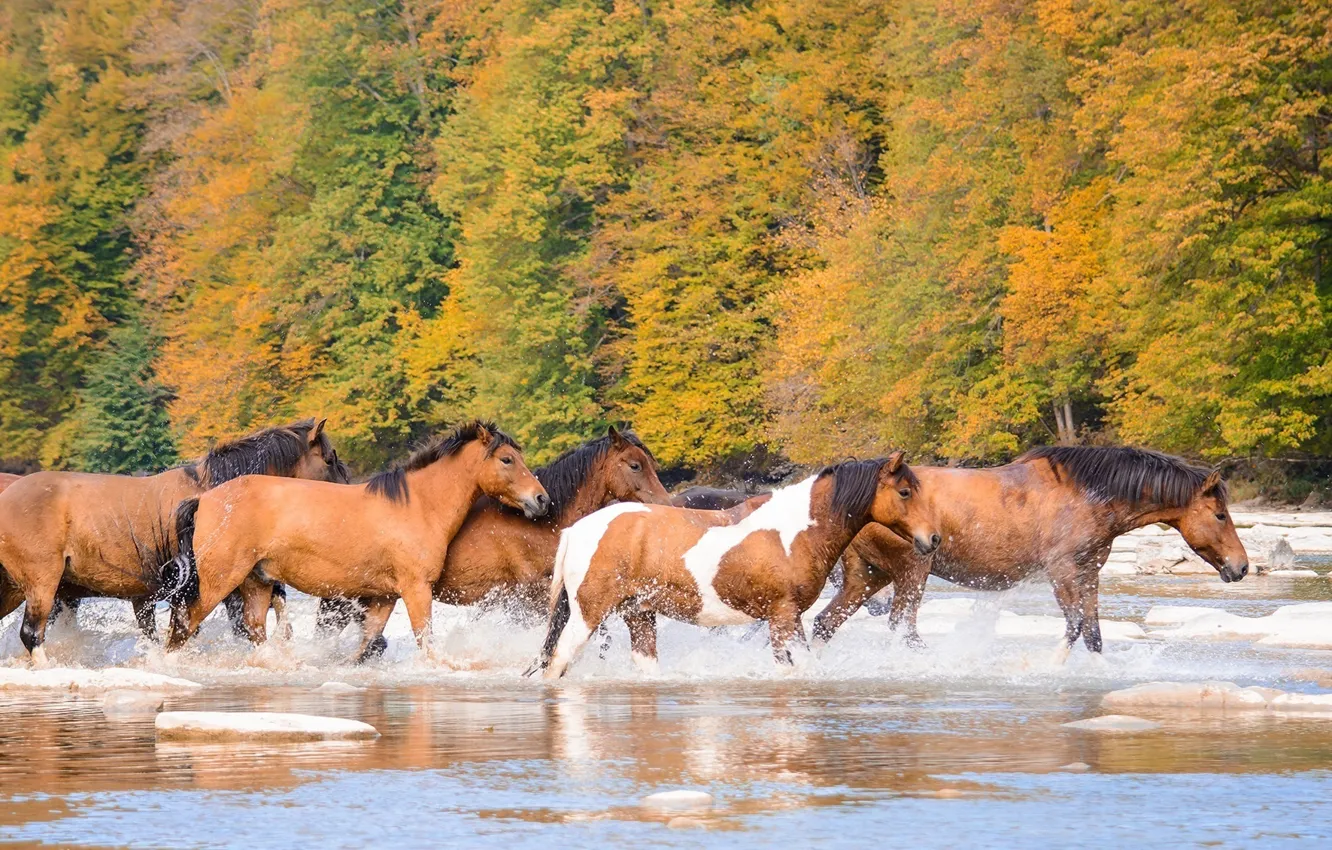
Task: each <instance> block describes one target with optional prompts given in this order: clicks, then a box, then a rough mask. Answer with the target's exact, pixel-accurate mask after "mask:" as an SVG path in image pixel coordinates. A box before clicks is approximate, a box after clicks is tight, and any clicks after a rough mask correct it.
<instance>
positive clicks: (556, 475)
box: [319, 428, 670, 650]
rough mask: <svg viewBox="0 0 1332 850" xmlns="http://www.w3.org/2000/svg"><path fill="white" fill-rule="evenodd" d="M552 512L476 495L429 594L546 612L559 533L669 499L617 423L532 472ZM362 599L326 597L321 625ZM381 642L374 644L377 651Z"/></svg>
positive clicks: (345, 615) (351, 612) (336, 622)
mask: <svg viewBox="0 0 1332 850" xmlns="http://www.w3.org/2000/svg"><path fill="white" fill-rule="evenodd" d="M535 474H536V477H537V480H538V481H540V482H541V485H542V486H543V487H545V488H546V493H547V494H548V495H549V496H550V511H549V512H548V513H547V514H546V515H545V516H544V517H540V518H538V519H536V520H531V519H527V518H525V517H523V516H522V514H521V513H520V512H518V511H515V510H513V509H512V508H508V507H505V506H504V505H503V504H501V503H500V502H497V501H496V500H494V499H491V498H490V497H483V498H481V499H478V500H477V502H476V504H475V505H474V506H473V507H472V510H471V512H470V513H468V515H467V519H466V520H464V521H463V524H462V527H461V528H459V529H458V533H457V535H456V536H454V538H453V542H452V543H450V544H449V550H448V555H447V557H446V559H445V561H444V570H443V572H441V573H440V575H439V580H438V581H436V582H435V599H437V600H438V601H440V602H444V603H447V604H449V605H479V604H483V603H495V604H500V605H505V606H507V607H510V609H511V610H512V609H516V612H517V613H521V614H527V613H532V614H536V613H541V614H544V613H545V611H546V607H547V600H548V599H549V598H550V575H551V571H552V570H553V569H554V567H555V550H556V549H557V548H558V547H559V543H560V531H561V530H563V529H565V528H567V527H569V526H570V525H572V524H574V523H575V522H577V521H578V520H580V519H582V518H583V517H585V516H587V515H588V514H590V513H592V512H593V511H596V510H599V509H601V508H604V507H605V506H606V505H609V504H611V503H612V502H644V503H647V504H653V505H664V504H668V503H669V499H670V496H669V495H668V494H667V493H666V488H665V487H663V486H662V485H661V481H660V480H658V478H657V463H656V460H655V459H654V458H653V457H652V453H651V452H649V451H648V450H647V447H646V446H644V445H643V444H642V442H640V441H639V439H638V438H637V437H636V436H634V435H633V434H632V433H624V434H621V433H620V432H619V431H617V430H616V429H615V428H611V429H609V431H608V432H607V434H606V436H604V437H598V438H597V439H595V440H590V441H588V442H586V443H584V444H583V445H581V446H579V447H578V448H576V449H572V450H571V451H568V452H565V453H564V454H563V455H561V456H560V457H558V458H556V459H555V460H554V461H553V462H551V463H550V464H549V465H548V466H544V467H542V468H540V469H538V470H536V473H535ZM364 610H365V603H364V602H360V603H357V602H353V601H351V600H344V599H324V600H321V601H320V604H319V625H320V628H321V629H337V630H341V629H342V628H343V627H344V626H346V625H347V624H348V623H349V622H351V621H352V620H360V619H361V618H362V612H363V611H364ZM382 647H383V645H382V644H380V645H378V646H377V647H374V648H373V649H375V650H378V649H382Z"/></svg>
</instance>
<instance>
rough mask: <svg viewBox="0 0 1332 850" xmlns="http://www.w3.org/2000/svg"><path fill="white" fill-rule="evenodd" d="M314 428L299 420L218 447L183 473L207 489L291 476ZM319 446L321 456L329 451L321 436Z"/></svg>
mask: <svg viewBox="0 0 1332 850" xmlns="http://www.w3.org/2000/svg"><path fill="white" fill-rule="evenodd" d="M314 426H315V421H314V420H313V419H302V420H301V421H299V422H293V423H292V424H290V425H279V426H276V427H274V428H265V429H264V430H262V431H256V432H255V433H253V434H249V435H247V436H245V437H241V438H240V439H239V440H232V441H231V442H229V443H222V444H221V445H219V446H214V447H213V449H212V451H210V452H209V453H208V454H207V455H205V456H204V459H203V460H201V461H199V462H198V463H196V464H195V465H194V466H190V467H186V472H187V474H189V475H190V477H191V478H193V479H194V480H195V481H196V482H199V483H204V484H206V486H208V487H216V486H218V485H219V484H225V483H227V482H228V481H230V480H232V479H233V478H239V477H241V476H242V475H263V474H265V473H269V474H272V475H291V474H292V472H294V471H295V470H296V465H297V464H298V463H300V462H301V458H302V457H304V456H305V453H306V451H307V450H308V448H309V445H310V431H311V429H313V428H314ZM319 445H320V448H321V449H322V450H323V451H324V452H325V453H327V452H330V451H332V448H333V446H332V443H330V442H329V439H328V436H327V435H326V434H324V433H322V432H321V433H320V434H319Z"/></svg>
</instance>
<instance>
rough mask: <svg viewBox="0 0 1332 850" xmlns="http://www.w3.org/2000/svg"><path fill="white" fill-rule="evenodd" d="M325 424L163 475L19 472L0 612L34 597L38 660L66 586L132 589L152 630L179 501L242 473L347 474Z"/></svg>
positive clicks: (1, 539) (26, 621)
mask: <svg viewBox="0 0 1332 850" xmlns="http://www.w3.org/2000/svg"><path fill="white" fill-rule="evenodd" d="M323 428H324V422H323V421H320V422H319V423H318V424H316V423H315V421H314V420H313V419H310V420H305V421H302V422H296V423H293V424H291V425H284V426H281V427H277V428H268V429H266V430H263V431H259V432H256V433H254V434H251V435H249V436H247V437H243V438H241V439H239V440H234V441H232V442H230V443H224V444H222V445H219V446H217V447H216V448H214V449H213V450H212V451H210V452H209V453H208V454H207V455H205V456H204V457H202V458H201V459H200V460H199V461H197V462H195V463H192V464H188V465H186V466H181V467H177V468H175V469H169V470H167V471H165V472H162V473H159V474H157V475H148V476H132V475H96V474H91V473H82V472H34V473H33V474H31V475H26V476H24V477H22V478H20V479H19V480H18V481H16V482H13V483H12V484H10V485H9V487H8V488H6V489H5V491H4V492H3V493H0V568H3V570H4V571H5V572H7V573H8V574H9V576H10V578H11V579H12V582H13V583H12V585H11V586H10V587H9V588H8V589H7V592H6V593H5V594H4V596H3V598H0V617H4V616H6V615H8V614H9V613H10V612H11V611H13V610H15V609H16V608H17V607H18V606H19V605H20V604H22V603H23V602H25V601H26V602H27V610H26V611H25V613H24V618H23V626H22V629H21V631H20V637H21V638H22V640H23V645H24V646H25V647H27V648H28V651H29V652H31V653H32V655H33V659H34V660H35V661H37V662H38V663H44V661H45V651H44V650H43V649H42V642H43V640H44V639H45V636H46V624H47V620H48V617H49V615H50V613H51V611H52V608H53V606H54V604H55V600H56V595H57V593H59V594H60V597H61V598H62V599H65V600H76V599H80V598H83V597H87V596H110V597H116V598H120V599H129V600H131V601H132V602H133V603H134V607H135V615H136V617H137V618H138V620H139V624H140V627H141V628H143V629H144V630H145V631H150V630H151V626H152V622H153V605H154V603H155V602H156V600H157V599H160V598H165V596H166V595H168V594H169V593H170V591H171V588H172V585H173V584H174V578H173V575H172V571H171V569H170V564H171V560H172V553H173V551H174V548H175V539H174V531H173V528H172V516H173V512H174V511H175V508H176V505H177V504H179V503H180V501H181V500H182V499H186V498H188V497H190V496H194V495H196V494H198V493H201V492H203V491H206V490H207V489H208V488H210V487H215V486H217V485H218V484H221V483H223V482H226V481H230V480H231V479H233V478H236V477H237V476H240V475H249V474H263V475H274V476H293V477H298V478H307V479H317V480H327V481H346V480H347V468H346V466H344V465H343V464H342V462H341V461H339V460H338V457H337V452H336V451H335V450H334V449H333V445H332V443H331V442H330V441H329V439H328V436H327V435H326V434H325V433H324V430H323Z"/></svg>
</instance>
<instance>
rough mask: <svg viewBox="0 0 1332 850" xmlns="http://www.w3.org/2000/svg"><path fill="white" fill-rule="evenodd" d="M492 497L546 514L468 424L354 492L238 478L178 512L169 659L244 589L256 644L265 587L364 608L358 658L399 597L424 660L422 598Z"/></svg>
mask: <svg viewBox="0 0 1332 850" xmlns="http://www.w3.org/2000/svg"><path fill="white" fill-rule="evenodd" d="M483 495H484V496H490V497H491V498H493V499H496V500H498V501H499V502H501V503H502V504H505V505H507V506H509V507H511V508H515V509H519V510H522V511H523V513H525V514H527V515H528V516H529V517H532V516H542V515H544V514H545V513H546V512H547V510H548V509H549V506H550V498H549V497H548V496H547V494H546V490H545V488H543V487H542V486H541V483H540V482H539V481H537V480H536V478H535V477H534V476H533V475H532V473H531V472H530V471H529V470H528V468H527V466H526V465H525V464H524V463H523V455H522V450H521V449H520V448H519V447H518V444H517V443H515V442H514V441H513V440H512V439H511V438H510V437H508V436H507V435H505V434H504V433H502V432H501V431H500V430H499V429H497V428H496V427H495V426H494V425H493V424H491V423H488V422H473V423H470V424H468V425H464V426H462V427H459V428H457V429H455V430H454V431H453V432H452V433H450V434H449V435H448V436H447V437H442V438H439V439H436V440H435V441H433V442H431V443H430V444H429V445H427V446H426V447H425V448H423V449H421V450H419V451H417V452H415V453H414V454H413V455H412V456H411V458H409V459H408V460H407V462H406V463H405V464H403V465H401V466H398V467H395V468H393V469H390V470H388V471H387V472H381V473H380V474H378V475H376V476H375V477H373V478H371V479H370V481H369V482H368V483H366V484H365V485H361V486H340V485H333V484H324V483H319V482H314V481H292V480H285V479H280V478H268V477H264V476H256V475H251V476H245V477H243V478H238V479H236V480H235V481H232V482H229V483H227V484H224V485H222V486H221V487H217V488H214V489H213V490H210V491H208V492H207V493H204V494H203V495H201V496H199V497H197V498H194V499H190V500H187V501H186V502H184V503H182V505H181V509H180V511H179V512H178V515H177V522H178V537H179V540H180V556H179V558H178V561H179V563H180V564H181V569H182V572H183V573H185V574H186V576H188V577H189V578H190V579H191V580H190V581H188V582H186V583H185V584H184V585H183V587H185V590H184V591H183V592H182V593H181V594H180V595H179V596H177V598H176V599H175V600H174V603H175V610H174V611H173V616H172V629H171V637H170V638H169V640H168V642H167V648H168V649H176V648H178V647H179V646H180V645H181V644H182V643H183V642H184V641H185V640H186V639H188V638H189V636H190V635H192V634H194V632H195V630H197V629H198V628H199V624H200V623H202V622H203V619H204V618H205V617H207V616H208V614H209V613H210V612H211V611H212V610H213V608H215V607H216V606H217V605H218V603H219V602H221V601H222V600H223V599H224V598H225V597H226V596H227V594H229V593H231V592H232V591H233V590H235V589H236V588H237V587H240V585H241V583H242V582H244V583H245V585H246V586H245V588H244V589H243V590H242V595H243V596H244V597H245V622H246V626H247V627H248V629H249V634H250V638H251V640H253V641H255V642H256V643H258V642H261V641H263V640H264V639H265V636H266V634H265V622H264V621H265V619H266V617H267V614H268V609H269V605H270V601H271V600H270V594H271V592H272V587H273V584H274V583H275V582H281V583H283V584H286V585H290V586H292V587H294V588H296V589H297V590H300V591H302V592H304V593H309V594H311V595H313V596H344V597H349V598H368V599H369V605H368V611H367V620H366V625H367V628H366V630H365V638H364V640H363V642H362V645H361V650H360V652H359V653H358V656H357V657H358V658H364V657H365V656H366V654H367V650H369V649H370V647H371V646H372V645H373V644H374V643H375V642H376V641H377V639H378V638H379V636H380V635H381V634H382V632H383V630H384V625H385V623H387V622H388V618H389V615H390V614H391V613H392V612H393V606H394V605H395V604H396V603H397V600H398V599H399V598H401V599H402V600H403V602H404V603H406V606H407V615H408V617H409V618H410V619H411V621H412V630H413V631H414V632H415V633H416V638H417V642H418V644H419V645H420V646H421V647H422V648H423V649H427V651H428V650H429V629H430V607H431V601H432V590H433V587H434V584H435V582H436V581H437V580H438V579H439V574H440V571H441V569H442V568H443V566H444V562H445V556H446V554H447V552H448V548H449V545H450V542H451V541H452V540H453V537H454V535H455V534H457V532H458V529H459V528H460V527H461V526H462V524H463V520H464V519H466V517H467V514H468V512H469V511H470V510H471V509H472V505H473V504H474V503H475V502H476V500H477V499H478V498H480V497H481V496H483Z"/></svg>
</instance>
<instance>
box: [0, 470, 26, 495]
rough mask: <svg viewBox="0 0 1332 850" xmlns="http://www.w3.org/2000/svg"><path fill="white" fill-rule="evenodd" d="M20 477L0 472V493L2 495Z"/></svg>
mask: <svg viewBox="0 0 1332 850" xmlns="http://www.w3.org/2000/svg"><path fill="white" fill-rule="evenodd" d="M22 477H23V476H22V475H15V474H14V473H12V472H0V493H3V492H4V490H5V488H6V487H8V486H9V485H10V484H13V483H14V482H15V481H17V480H19V479H20V478H22Z"/></svg>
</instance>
